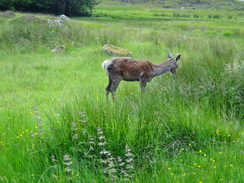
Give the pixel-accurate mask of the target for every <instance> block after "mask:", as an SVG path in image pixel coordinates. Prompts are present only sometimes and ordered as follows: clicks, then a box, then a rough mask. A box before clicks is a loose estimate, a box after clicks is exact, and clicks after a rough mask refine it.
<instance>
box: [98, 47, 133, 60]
mask: <svg viewBox="0 0 244 183" xmlns="http://www.w3.org/2000/svg"><path fill="white" fill-rule="evenodd" d="M102 50H103V51H104V52H105V53H107V54H109V55H114V56H125V57H129V56H130V55H132V52H131V51H129V50H126V49H123V48H120V47H117V46H114V45H110V44H105V45H104V46H103V48H102Z"/></svg>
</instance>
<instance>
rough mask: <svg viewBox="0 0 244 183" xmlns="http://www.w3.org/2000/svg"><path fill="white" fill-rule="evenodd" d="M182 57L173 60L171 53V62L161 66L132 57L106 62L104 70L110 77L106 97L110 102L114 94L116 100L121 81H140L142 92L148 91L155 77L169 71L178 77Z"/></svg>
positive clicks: (169, 56)
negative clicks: (177, 72)
mask: <svg viewBox="0 0 244 183" xmlns="http://www.w3.org/2000/svg"><path fill="white" fill-rule="evenodd" d="M180 57H181V55H180V54H179V55H178V56H177V57H176V58H173V56H172V55H171V53H170V52H169V53H168V58H169V60H168V61H166V62H163V63H161V64H153V63H151V62H150V61H148V60H138V59H133V58H130V57H115V58H112V59H108V60H105V61H104V62H103V63H102V68H103V69H104V71H105V72H106V73H107V75H108V79H109V83H108V86H107V88H106V97H107V100H108V96H109V93H111V94H112V97H113V99H114V100H115V93H116V90H117V87H118V85H119V83H120V81H122V80H124V81H139V82H140V88H141V91H142V92H144V91H145V89H146V84H147V82H150V81H151V80H152V79H153V78H154V77H155V76H159V75H161V74H164V73H166V72H168V71H170V72H171V74H172V76H176V69H177V68H178V61H179V60H180Z"/></svg>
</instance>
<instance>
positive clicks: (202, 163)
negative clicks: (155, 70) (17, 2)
mask: <svg viewBox="0 0 244 183" xmlns="http://www.w3.org/2000/svg"><path fill="white" fill-rule="evenodd" d="M132 11H133V10H132ZM113 13H115V12H113ZM35 16H36V17H39V16H44V15H35ZM45 16H47V15H45ZM131 16H132V17H133V15H131ZM141 16H142V18H141V20H140V21H138V17H137V16H136V15H135V20H134V19H131V20H129V19H127V18H126V19H120V20H118V19H116V20H115V19H113V18H110V17H105V18H104V17H99V18H92V19H87V18H77V19H74V20H71V21H69V22H64V25H62V26H56V25H49V24H47V23H46V22H45V21H43V20H40V19H39V18H30V15H28V17H24V18H21V17H22V14H18V16H17V17H16V18H14V19H2V20H3V22H4V23H2V24H1V25H0V26H1V30H0V40H1V43H2V44H1V45H0V53H1V54H0V60H1V73H2V74H1V80H2V84H1V85H2V87H1V89H0V94H1V106H0V116H1V125H0V131H1V133H0V151H1V156H0V163H1V165H2V166H1V167H0V180H1V181H2V182H68V181H73V182H126V181H128V182H132V181H133V182H207V181H208V182H220V181H224V182H242V181H243V177H242V174H243V170H242V165H243V163H244V162H243V153H242V149H243V132H244V131H243V59H242V58H243V56H244V55H243V38H242V36H241V35H243V28H242V27H241V26H240V25H239V22H238V21H235V20H234V19H231V24H230V23H229V24H228V23H227V25H226V23H222V22H221V21H220V22H217V23H216V22H214V23H213V22H204V21H201V25H199V24H196V23H195V22H194V21H185V22H180V21H159V20H157V19H150V21H148V19H146V18H145V19H143V15H141ZM192 16H193V14H191V17H192ZM48 18H51V19H54V17H52V16H49V17H48ZM214 21H215V20H214ZM213 24H214V25H215V27H214V26H213ZM228 25H231V27H232V28H233V27H234V28H235V29H238V30H239V33H238V34H235V35H231V36H229V35H228V36H227V35H226V34H225V33H224V31H226V30H230V27H228ZM206 30H215V31H216V34H215V33H214V34H212V33H210V32H211V31H210V32H207V31H206ZM219 30H221V31H220V32H219ZM106 43H109V44H114V45H117V46H121V47H124V48H127V49H129V50H131V51H132V52H133V55H132V56H133V57H134V58H139V59H148V60H150V61H152V62H154V63H161V62H163V61H166V60H167V52H168V51H171V52H172V54H178V53H180V54H182V59H181V60H180V63H179V68H178V70H177V71H178V73H177V77H176V78H172V77H171V76H170V75H169V74H168V73H166V74H164V75H162V76H159V77H156V78H154V80H153V81H152V82H150V83H148V85H147V92H145V93H144V94H141V93H140V91H139V84H138V83H136V82H133V83H129V82H121V84H120V86H119V88H118V91H117V97H118V102H117V103H116V102H114V101H113V100H112V98H111V99H109V101H108V103H106V99H105V96H104V94H105V93H104V91H105V90H104V89H105V87H106V85H107V82H108V78H107V76H106V74H105V73H104V72H103V71H102V69H101V63H102V62H103V60H105V59H107V58H110V57H112V56H109V55H106V54H105V53H103V52H102V51H101V48H102V46H103V45H104V44H106ZM61 44H62V45H65V46H66V48H67V50H66V52H62V53H57V54H56V53H51V52H50V51H51V49H53V48H54V47H55V46H58V45H61Z"/></svg>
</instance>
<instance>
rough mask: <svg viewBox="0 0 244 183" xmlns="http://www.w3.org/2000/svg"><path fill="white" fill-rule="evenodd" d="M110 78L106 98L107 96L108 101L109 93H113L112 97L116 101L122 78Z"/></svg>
mask: <svg viewBox="0 0 244 183" xmlns="http://www.w3.org/2000/svg"><path fill="white" fill-rule="evenodd" d="M108 77H109V83H108V86H107V88H106V96H107V99H108V95H109V92H110V93H112V97H113V99H114V100H116V98H115V92H116V90H117V88H118V86H119V83H120V81H121V80H122V78H121V77H116V78H112V77H111V76H108Z"/></svg>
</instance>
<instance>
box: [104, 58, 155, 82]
mask: <svg viewBox="0 0 244 183" xmlns="http://www.w3.org/2000/svg"><path fill="white" fill-rule="evenodd" d="M103 68H104V70H105V71H106V72H107V73H108V75H120V76H122V77H123V79H124V80H128V81H135V80H139V77H141V76H146V77H150V76H151V75H152V72H153V69H152V63H151V62H149V61H147V60H136V59H132V58H127V57H116V58H113V59H110V60H105V61H104V63H103Z"/></svg>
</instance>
